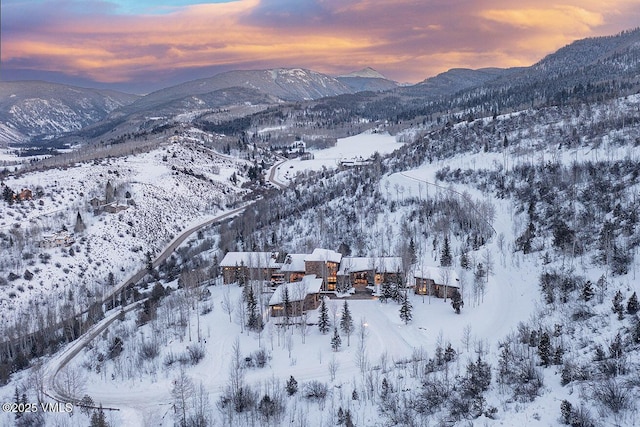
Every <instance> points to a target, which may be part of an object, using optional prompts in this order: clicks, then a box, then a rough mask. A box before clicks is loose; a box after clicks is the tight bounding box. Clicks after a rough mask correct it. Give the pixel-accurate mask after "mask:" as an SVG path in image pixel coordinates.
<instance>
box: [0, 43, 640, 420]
mask: <svg viewBox="0 0 640 427" xmlns="http://www.w3.org/2000/svg"><path fill="white" fill-rule="evenodd" d="M637 32H638V31H636V33H637ZM634 34H635V33H634ZM624 37H630V36H629V34H625V35H624ZM611 43H613V42H611ZM567 50H570V49H567ZM551 59H553V60H554V61H556V62H554V64H555V63H557V57H556V56H554V57H552V58H551ZM560 62H562V61H560ZM603 63H606V61H603V62H602V63H601V62H598V66H601V65H602V64H603ZM629 67H636V69H637V65H636V63H630V65H629ZM542 68H544V67H541V66H539V67H532V69H533V70H534V71H536V70H539V69H542ZM534 71H531V72H534ZM624 73H625V74H624V75H625V76H628V75H629V71H628V69H625V71H624ZM576 74H579V73H578V72H577V71H576ZM559 75H569V73H564V74H562V73H559ZM571 75H573V74H571ZM636 77H637V74H636ZM362 78H367V77H366V76H364V77H362ZM376 78H377V77H376ZM516 80H517V79H516ZM516 80H514V81H516ZM524 80H526V79H524ZM561 83H563V81H562V80H561V78H560V77H558V79H557V80H554V84H561ZM573 83H575V82H573V81H572V83H571V84H570V85H569V84H568V85H567V86H566V87H564V88H563V89H562V90H561V91H560V92H558V96H557V97H554V96H553V94H550V93H545V94H543V95H540V97H539V98H536V97H537V96H538V95H539V94H538V93H537V92H536V94H533V91H532V92H531V93H532V95H531V97H530V98H528V97H527V96H522V99H524V101H523V100H522V99H520V98H518V99H516V97H515V96H514V95H513V94H514V93H517V92H518V87H520V88H522V87H525V88H527V87H528V86H526V84H524V83H523V85H524V86H517V85H515V83H514V85H515V86H514V87H513V88H510V89H509V90H503V89H501V88H502V86H499V85H504V84H505V83H504V81H503V80H500V77H498V78H497V80H496V81H493V82H492V83H490V84H486V85H485V86H482V85H484V84H485V82H481V83H479V84H480V85H481V86H478V87H474V88H471V89H468V90H467V91H463V92H461V93H457V94H455V93H452V94H450V95H447V96H446V97H438V98H418V97H417V95H410V94H408V92H406V89H403V90H405V92H400V91H397V92H391V94H389V95H387V94H385V93H381V94H375V95H374V94H366V95H357V94H356V95H344V94H343V95H340V96H338V97H335V98H328V99H327V100H325V101H323V100H320V101H318V100H316V101H308V104H295V105H279V106H278V105H275V106H273V107H270V108H269V109H261V110H260V111H258V112H247V113H246V114H247V115H246V116H243V117H229V118H228V119H226V120H218V118H216V119H215V120H214V119H211V118H210V119H209V122H207V120H205V119H206V117H207V114H209V117H211V115H214V114H219V111H217V110H216V112H214V111H213V110H211V111H206V112H205V113H202V114H199V115H194V116H193V117H191V118H190V119H187V118H185V116H184V112H182V111H181V112H180V113H179V114H178V115H179V116H180V120H176V121H175V122H171V121H170V120H169V122H170V124H166V121H163V122H162V123H159V125H161V126H166V128H162V129H163V131H162V132H157V133H155V134H154V137H153V138H155V139H154V140H153V143H152V144H149V143H148V141H147V142H145V143H144V147H145V148H144V149H142V148H141V149H140V152H136V153H134V154H122V153H119V154H117V155H115V154H114V155H104V156H98V157H100V158H95V159H92V160H90V161H82V162H80V161H78V162H70V163H69V164H68V165H65V166H63V167H61V166H58V165H56V166H50V167H47V168H43V169H38V168H37V167H35V166H34V165H33V164H32V165H28V164H26V165H24V166H22V168H23V169H22V170H21V169H20V168H17V169H16V170H12V171H9V170H8V169H7V170H5V172H3V175H2V179H3V181H2V182H3V191H2V192H3V199H4V200H3V201H2V202H0V212H1V216H0V250H1V254H2V256H1V257H0V272H1V274H0V306H1V307H2V310H1V311H0V313H1V314H0V316H1V317H0V321H1V322H2V323H0V327H1V328H2V329H1V330H2V332H3V333H2V336H3V337H6V338H7V339H6V340H5V341H3V342H0V345H1V347H0V351H2V354H1V356H2V359H0V362H1V363H0V374H1V376H0V379H1V381H2V382H1V383H0V384H1V385H0V398H2V401H3V402H14V403H15V404H16V405H19V404H20V403H22V404H23V405H24V404H25V403H27V402H38V403H40V402H45V401H53V399H57V400H59V401H62V402H72V403H73V408H74V409H73V415H70V414H68V413H56V414H54V413H44V412H43V411H42V410H40V411H36V412H32V413H26V414H21V416H19V417H18V416H16V415H15V414H7V413H5V414H2V415H0V425H2V426H5V425H6V426H12V425H42V424H46V425H69V426H84V425H87V424H91V425H111V426H119V425H126V426H129V425H130V426H138V425H140V426H146V425H149V426H150V425H162V426H172V425H181V426H182V425H184V426H211V425H224V426H253V425H255V426H258V425H259V426H264V425H266V426H283V425H296V426H334V425H345V426H393V425H400V426H472V425H483V426H512V425H527V426H556V425H571V426H574V427H575V426H584V427H586V426H609V425H616V426H634V425H638V424H639V423H640V418H639V416H640V415H639V414H638V410H639V409H640V408H638V405H637V402H638V401H639V398H640V377H639V376H638V372H640V371H639V370H638V368H639V367H640V317H639V316H638V312H639V311H640V306H638V301H637V295H636V293H637V291H638V290H640V289H639V287H638V279H637V278H636V274H637V273H638V266H639V265H640V260H639V259H638V256H637V255H638V248H639V247H640V226H639V224H638V222H639V218H638V208H639V206H638V204H639V203H640V199H639V198H638V194H639V193H638V192H639V190H640V182H639V181H640V178H639V177H640V150H639V148H638V145H639V144H640V95H638V94H637V86H638V83H640V82H637V81H633V80H631V81H626V82H625V84H617V83H615V84H614V83H612V84H609V83H602V82H600V83H602V84H601V85H598V84H594V85H592V86H582V85H580V86H578V85H577V84H575V85H574V84H573ZM527 84H529V83H527ZM496 87H497V88H498V89H496ZM603 88H605V89H603ZM536 90H538V89H536ZM492 91H494V92H492ZM487 93H489V94H492V96H485V95H486V94H487ZM498 93H500V94H503V95H504V97H499V95H497V94H498ZM344 96H353V98H344ZM385 97H388V99H387V98H385ZM386 101H388V102H386ZM403 103H404V104H405V105H407V108H406V109H405V110H402V111H400V110H398V109H397V108H399V107H397V106H398V105H402V104H403ZM416 106H419V108H418V107H416ZM216 108H217V107H216ZM250 110H251V109H250V108H247V111H250ZM225 114H226V113H225ZM178 115H177V116H178ZM177 116H176V117H177ZM190 120H191V122H190ZM189 122H190V124H189ZM363 128H365V129H366V131H364V132H362V130H363ZM223 131H224V132H223ZM314 135H316V136H318V137H319V138H320V137H322V141H321V143H319V142H318V140H314V138H313V136H314ZM327 135H330V137H328V136H327ZM334 137H335V139H336V141H335V143H332V138H334ZM131 141H132V142H129V143H131V144H136V142H135V140H134V139H133V138H132V139H131ZM140 144H141V146H142V145H143V143H142V141H140ZM327 146H328V147H327ZM113 147H115V149H117V148H118V144H115V143H114V144H113ZM80 151H81V150H79V152H80ZM34 164H35V165H37V164H38V163H37V162H34ZM27 191H28V192H27ZM227 213H230V214H232V215H230V216H228V217H225V216H224V215H225V214H227ZM200 224H207V225H206V226H203V227H202V228H193V227H194V226H198V225H200ZM192 231H193V232H192ZM179 236H182V237H185V238H186V240H185V241H184V242H183V243H180V244H179V245H178V247H177V248H173V246H172V242H175V239H176V238H178V237H179ZM69 239H72V240H69ZM174 249H175V251H174ZM165 250H167V251H168V252H171V254H170V255H168V256H162V257H161V254H164V253H165ZM168 252H167V253H168ZM320 255H321V256H322V257H324V258H321V259H320V260H319V259H317V256H320ZM229 260H231V261H229ZM239 260H240V261H239ZM318 262H319V264H317V263H318ZM314 263H316V264H314ZM358 265H360V267H357V266H358ZM362 265H364V267H362ZM132 278H135V280H132ZM301 283H304V284H305V286H306V288H305V290H304V291H301V289H302V287H301V285H300V284H301ZM314 286H315V288H314ZM285 289H287V291H286V292H285ZM288 289H291V292H289V290H288ZM300 292H302V294H300ZM283 294H284V295H286V296H284V295H283ZM307 297H309V299H307ZM46 331H48V333H49V335H47V334H46V333H45V332H46ZM43 339H44V341H42V340H43ZM23 407H24V406H23Z"/></svg>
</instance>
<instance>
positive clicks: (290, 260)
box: [280, 254, 308, 272]
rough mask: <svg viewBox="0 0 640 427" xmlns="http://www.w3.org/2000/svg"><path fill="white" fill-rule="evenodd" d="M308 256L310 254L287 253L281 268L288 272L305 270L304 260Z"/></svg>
mask: <svg viewBox="0 0 640 427" xmlns="http://www.w3.org/2000/svg"><path fill="white" fill-rule="evenodd" d="M307 256H308V254H287V256H286V257H285V259H284V263H283V264H282V267H281V268H280V270H281V271H287V272H296V271H304V270H305V267H304V260H305V258H306V257H307Z"/></svg>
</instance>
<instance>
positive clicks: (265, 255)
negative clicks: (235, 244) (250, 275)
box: [220, 252, 281, 268]
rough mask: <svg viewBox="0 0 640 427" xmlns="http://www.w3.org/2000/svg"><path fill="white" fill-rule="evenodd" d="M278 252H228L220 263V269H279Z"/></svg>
mask: <svg viewBox="0 0 640 427" xmlns="http://www.w3.org/2000/svg"><path fill="white" fill-rule="evenodd" d="M277 255H278V253H277V252H227V254H226V255H225V256H224V258H222V261H220V267H239V266H241V265H244V266H245V267H251V268H279V267H280V265H281V264H278V263H276V257H277Z"/></svg>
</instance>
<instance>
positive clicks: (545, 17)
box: [0, 0, 640, 93]
mask: <svg viewBox="0 0 640 427" xmlns="http://www.w3.org/2000/svg"><path fill="white" fill-rule="evenodd" d="M0 12H1V15H0V19H1V22H0V48H1V51H0V80H17V79H39V80H47V81H54V82H59V83H66V84H75V85H78V86H84V87H100V88H113V89H119V90H123V91H127V92H133V93H145V92H148V91H151V90H154V89H158V88H162V87H167V86H170V85H173V84H177V83H179V82H184V81H188V80H194V79H198V78H204V77H210V76H212V75H215V74H217V73H220V72H223V71H229V70H234V69H266V68H278V67H302V68H308V69H312V70H314V71H318V72H322V73H327V74H331V75H339V74H342V73H348V72H351V71H355V70H359V69H362V68H364V67H372V68H374V69H376V70H377V71H379V72H381V73H382V74H384V75H385V76H387V77H388V78H390V79H393V80H396V81H399V82H410V83H416V82H419V81H422V80H424V79H426V78H428V77H431V76H434V75H437V74H438V73H441V72H444V71H446V70H448V69H451V68H473V69H477V68H483V67H514V66H528V65H532V64H534V63H535V62H537V61H539V60H540V59H542V58H543V57H544V56H545V55H547V54H549V53H552V52H554V51H556V50H557V49H559V48H561V47H563V46H565V45H567V44H569V43H571V42H572V41H574V40H578V39H582V38H585V37H592V36H602V35H613V34H616V33H619V32H620V31H623V30H627V29H632V28H634V27H637V26H638V23H639V22H640V1H638V0H519V1H513V0H393V1H391V0H209V1H206V0H199V1H194V0H156V1H150V0H136V1H132V0H2V2H1V3H0Z"/></svg>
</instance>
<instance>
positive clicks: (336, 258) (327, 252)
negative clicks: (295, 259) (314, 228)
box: [304, 248, 342, 263]
mask: <svg viewBox="0 0 640 427" xmlns="http://www.w3.org/2000/svg"><path fill="white" fill-rule="evenodd" d="M341 259H342V254H341V253H338V252H336V251H332V250H331V249H320V248H315V249H314V250H313V252H312V253H311V254H309V255H307V256H306V257H305V258H304V260H305V261H324V262H335V263H339V262H340V260H341Z"/></svg>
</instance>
